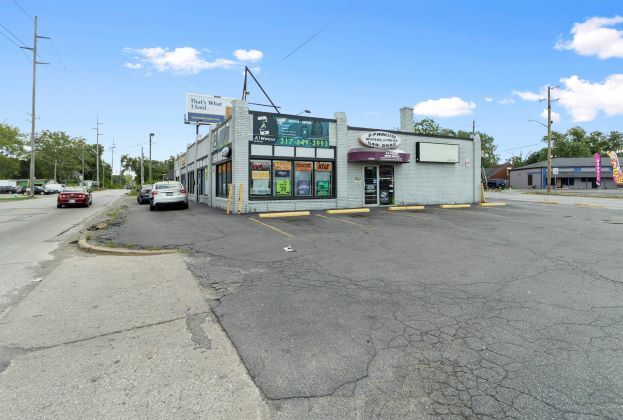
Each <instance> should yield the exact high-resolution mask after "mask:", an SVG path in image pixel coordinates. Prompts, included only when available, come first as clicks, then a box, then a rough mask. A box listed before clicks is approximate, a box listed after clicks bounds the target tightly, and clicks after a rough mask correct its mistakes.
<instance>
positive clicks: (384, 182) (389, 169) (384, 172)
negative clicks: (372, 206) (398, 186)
mask: <svg viewBox="0 0 623 420" xmlns="http://www.w3.org/2000/svg"><path fill="white" fill-rule="evenodd" d="M379 204H380V205H381V206H391V205H393V204H394V166H393V165H379Z"/></svg>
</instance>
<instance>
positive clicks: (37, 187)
mask: <svg viewBox="0 0 623 420" xmlns="http://www.w3.org/2000/svg"><path fill="white" fill-rule="evenodd" d="M37 194H39V195H43V194H45V188H44V187H43V186H42V185H35V195H37Z"/></svg>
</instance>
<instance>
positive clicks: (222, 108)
mask: <svg viewBox="0 0 623 420" xmlns="http://www.w3.org/2000/svg"><path fill="white" fill-rule="evenodd" d="M233 100H234V99H233V98H223V97H221V96H210V95H202V94H196V93H187V94H186V115H185V121H184V122H185V123H186V124H218V123H221V122H223V121H225V114H227V112H228V111H227V108H228V107H229V108H230V109H231V108H232V104H231V102H232V101H233Z"/></svg>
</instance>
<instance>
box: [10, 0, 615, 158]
mask: <svg viewBox="0 0 623 420" xmlns="http://www.w3.org/2000/svg"><path fill="white" fill-rule="evenodd" d="M621 6H622V3H621V2H620V1H607V0H595V1H578V0H565V1H548V2H543V1H540V0H539V1H532V0H525V1H519V0H471V1H463V0H426V1H425V0H412V1H407V0H404V1H403V0H396V1H373V0H332V1H323V0H319V1H302V0H301V1H297V0H290V1H285V0H283V1H277V0H266V1H245V0H238V1H236V2H229V1H192V0H187V1H185V2H178V1H164V0H152V1H138V0H137V1H131V2H129V1H115V0H110V1H106V2H89V1H86V2H85V1H63V0H59V1H54V2H50V1H37V0H0V24H1V25H2V26H0V122H3V123H7V124H11V125H14V126H17V127H19V128H20V129H22V130H23V131H24V132H29V131H30V123H29V121H28V119H29V115H28V114H29V113H30V109H31V83H32V55H31V53H30V52H29V51H28V50H22V49H20V48H18V46H17V45H20V44H21V42H24V43H25V44H27V45H28V46H32V41H33V24H32V21H31V17H33V16H35V15H37V16H38V19H39V33H40V34H41V35H44V36H49V37H52V41H49V40H46V39H41V40H39V51H40V53H39V55H40V57H41V60H44V61H48V62H50V65H39V66H38V68H37V120H36V124H37V130H43V129H46V130H62V131H66V132H67V133H68V134H70V135H72V136H77V137H84V138H86V139H87V141H89V142H91V143H95V130H93V127H95V123H96V116H98V115H99V119H100V121H101V122H102V123H103V124H102V125H101V126H100V127H101V132H102V133H103V135H102V136H101V137H100V141H101V142H102V143H103V144H104V145H105V147H106V148H108V147H110V146H111V145H112V141H113V139H114V142H115V145H116V146H117V149H116V150H115V153H116V154H117V157H118V156H120V155H121V154H124V153H127V154H130V155H134V156H138V155H139V154H140V147H141V145H143V146H146V145H147V142H148V136H149V133H150V132H153V133H154V134H155V136H154V144H153V151H152V155H153V158H154V159H166V158H167V157H169V156H171V155H174V154H177V153H180V152H183V151H185V148H186V145H187V144H188V143H191V142H193V141H194V138H195V136H194V130H195V128H194V126H190V125H185V124H184V99H185V94H186V93H204V94H209V95H220V96H224V97H232V98H239V97H240V96H241V93H242V84H243V73H244V72H243V69H244V66H245V65H247V66H249V68H251V69H252V71H253V72H254V74H255V75H256V76H257V77H258V79H259V80H260V82H261V83H262V85H263V87H264V88H265V89H266V90H267V92H268V94H269V95H270V96H271V98H272V99H273V101H274V102H275V103H277V105H279V106H281V111H282V112H284V113H291V114H296V113H299V112H301V111H303V110H305V109H307V110H310V111H311V114H310V115H311V116H316V117H325V118H333V115H334V113H335V112H346V115H347V119H348V123H349V125H352V126H359V127H371V128H380V129H393V128H397V127H398V126H399V122H400V115H399V109H400V108H401V107H403V106H409V107H413V108H414V117H415V118H416V119H421V118H425V117H432V118H434V119H435V120H436V121H437V122H439V123H440V124H441V125H442V126H443V127H447V128H452V129H455V130H468V131H469V130H471V128H472V121H474V120H475V121H476V129H477V130H478V131H481V132H484V133H487V134H489V135H492V136H493V137H495V140H496V144H497V146H498V153H499V155H500V156H501V158H502V159H506V158H508V157H510V156H511V155H516V154H519V153H522V154H523V155H524V156H525V155H527V154H528V153H529V152H531V151H535V150H537V149H539V148H541V147H542V144H540V139H541V138H542V136H543V135H545V134H546V128H545V127H543V126H541V125H539V124H537V123H535V122H531V121H529V120H538V121H539V122H541V123H544V124H545V123H546V122H547V118H546V116H545V114H544V110H545V108H546V105H545V103H543V102H538V99H540V98H543V97H545V96H546V86H548V85H549V86H560V87H559V88H558V89H555V90H552V98H554V99H559V101H557V102H554V103H553V106H552V109H553V111H554V113H553V118H552V119H553V120H554V124H553V129H555V130H559V131H564V130H566V129H568V128H570V127H574V126H581V127H583V128H585V129H586V130H588V131H594V130H599V131H602V132H608V131H611V130H623V69H622V68H621V64H623V9H622V7H621ZM14 36H15V37H14ZM310 38H311V39H310ZM10 41H12V42H10ZM306 41H308V42H306ZM16 44H17V45H16ZM301 45H302V46H301ZM297 47H300V48H299V49H298V50H297ZM295 50H296V51H295ZM293 51H294V52H293ZM292 52H293V53H292ZM290 53H292V54H290ZM249 91H250V96H249V98H248V99H249V101H251V102H259V103H267V102H266V100H265V99H264V98H263V97H262V94H261V91H260V90H259V89H258V88H257V87H256V86H254V85H251V87H250V89H249ZM253 108H255V109H266V108H259V107H253V106H252V107H251V109H253ZM201 130H202V133H204V132H206V130H207V128H205V127H202V129H201ZM145 150H147V149H145ZM106 156H109V153H107V154H106ZM106 158H107V159H108V157H106ZM115 166H116V167H118V164H116V165H115Z"/></svg>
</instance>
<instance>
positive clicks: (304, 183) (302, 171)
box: [294, 162, 314, 197]
mask: <svg viewBox="0 0 623 420" xmlns="http://www.w3.org/2000/svg"><path fill="white" fill-rule="evenodd" d="M294 165H295V170H294V183H295V185H296V190H295V192H294V194H295V195H296V196H298V197H304V196H310V195H312V191H311V181H312V169H313V166H314V165H313V163H312V162H295V163H294Z"/></svg>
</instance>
